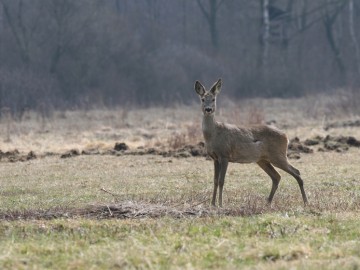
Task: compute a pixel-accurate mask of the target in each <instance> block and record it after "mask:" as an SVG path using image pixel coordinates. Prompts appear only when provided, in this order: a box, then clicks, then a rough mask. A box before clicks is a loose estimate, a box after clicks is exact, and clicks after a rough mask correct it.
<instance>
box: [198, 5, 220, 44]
mask: <svg viewBox="0 0 360 270" xmlns="http://www.w3.org/2000/svg"><path fill="white" fill-rule="evenodd" d="M196 2H197V4H198V6H199V8H200V10H201V13H202V14H203V15H204V17H205V19H206V21H207V23H208V25H209V32H210V37H211V44H212V46H213V47H214V49H215V50H218V49H219V33H218V29H217V16H218V15H217V14H218V11H219V8H220V6H221V5H222V3H223V2H224V0H208V3H209V10H207V9H206V8H205V6H204V4H203V3H202V1H201V0H196Z"/></svg>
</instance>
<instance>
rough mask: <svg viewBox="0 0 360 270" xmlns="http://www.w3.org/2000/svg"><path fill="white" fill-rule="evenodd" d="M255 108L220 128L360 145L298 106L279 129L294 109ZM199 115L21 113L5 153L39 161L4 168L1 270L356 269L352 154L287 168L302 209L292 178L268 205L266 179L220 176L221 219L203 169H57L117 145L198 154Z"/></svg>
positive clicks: (135, 163) (156, 162)
mask: <svg viewBox="0 0 360 270" xmlns="http://www.w3.org/2000/svg"><path fill="white" fill-rule="evenodd" d="M259 102H260V103H261V104H262V105H263V107H262V108H263V109H261V110H260V109H251V108H247V109H244V111H241V110H238V111H236V106H234V107H231V106H230V105H231V104H230V105H229V108H230V109H229V110H226V111H223V112H219V113H220V115H219V118H222V119H225V120H226V119H233V120H234V119H235V118H234V117H233V116H234V113H235V112H237V115H240V116H241V117H240V118H238V119H237V120H238V122H244V123H246V122H250V120H251V119H250V118H251V117H250V116H249V115H250V114H249V113H248V112H252V113H251V115H257V117H256V121H268V120H276V122H277V125H278V126H280V127H281V128H282V129H284V130H285V131H286V132H287V133H288V134H289V137H290V138H292V137H294V136H299V137H300V138H301V139H306V138H309V137H312V136H314V135H322V136H325V135H340V134H341V135H346V136H349V135H352V136H355V137H357V138H358V139H359V138H360V136H359V135H360V131H359V129H360V128H359V127H346V126H344V127H341V128H334V129H330V130H327V131H325V130H324V129H323V127H324V124H326V123H324V119H323V117H322V113H318V114H317V113H314V116H313V117H306V114H307V113H309V110H302V111H299V112H301V113H298V114H295V111H297V109H296V108H300V107H301V104H296V105H294V106H290V107H289V111H288V113H290V114H291V115H293V114H294V116H293V117H295V118H292V117H288V118H286V117H285V116H284V113H283V112H284V110H285V109H286V107H287V106H288V105H287V104H290V102H289V101H284V102H286V103H287V104H285V105H284V104H283V103H282V102H281V101H278V100H272V101H253V103H252V104H257V103H259ZM279 105H282V106H279ZM232 108H234V110H232ZM255 108H258V107H255ZM196 109H197V108H196V107H194V108H193V107H190V108H187V109H186V110H184V108H183V107H178V108H173V109H144V110H136V111H135V110H133V111H130V112H127V113H125V112H124V111H117V112H116V111H106V110H104V111H89V112H67V113H62V114H60V113H58V114H55V115H54V116H52V117H53V119H50V120H53V121H50V120H46V121H45V122H43V121H42V120H41V119H36V117H35V116H34V115H31V114H30V115H29V116H28V119H27V120H24V121H23V122H15V121H14V122H13V121H11V122H9V121H2V122H1V124H0V129H1V130H2V134H7V136H6V138H4V140H3V141H2V142H1V143H0V149H1V150H2V151H8V150H13V149H15V148H16V149H18V150H19V151H20V152H25V153H26V152H28V151H35V153H36V154H37V155H38V158H36V159H32V160H29V161H25V162H8V161H7V160H6V159H2V161H1V162H0V177H1V178H0V243H1V244H0V268H1V269H359V268H360V230H359V228H360V219H359V214H360V166H359V164H360V149H359V148H356V147H351V148H350V149H349V150H348V151H342V152H341V153H338V152H335V151H325V152H319V151H317V147H316V146H314V147H313V149H314V153H312V154H301V158H300V159H297V160H291V163H292V164H293V165H294V166H295V167H297V168H298V169H299V170H300V171H301V174H302V177H303V179H304V181H305V190H306V192H307V194H308V199H309V202H310V205H309V206H306V207H304V206H303V203H302V199H301V194H300V190H299V188H298V185H297V183H296V181H295V179H293V178H292V177H291V176H289V175H287V174H285V173H284V172H280V173H281V175H282V180H281V182H280V186H279V189H278V191H277V193H276V194H275V197H274V201H273V204H272V206H271V207H270V206H267V205H266V198H267V196H268V194H269V192H270V188H271V181H270V179H269V178H268V176H267V175H266V174H265V173H264V172H263V171H262V170H261V169H260V168H259V167H257V166H256V165H254V164H247V165H240V164H230V165H229V169H228V173H227V178H226V181H225V189H224V208H222V209H219V208H212V207H210V198H211V193H212V174H213V171H212V170H213V165H212V162H211V161H209V160H206V159H205V158H204V157H189V158H175V157H162V156H159V155H142V156H134V155H120V156H117V155H109V154H104V155H79V156H75V157H72V158H60V154H61V153H62V152H64V151H66V150H69V149H73V148H76V149H79V150H80V151H81V150H84V149H90V148H96V149H110V148H112V147H113V145H114V143H115V142H116V141H124V142H126V143H127V144H128V145H129V146H130V147H132V148H136V147H138V146H141V147H160V148H161V147H163V148H169V147H175V146H174V145H175V144H174V142H173V140H174V137H176V138H178V139H179V140H180V142H178V143H191V142H197V140H200V139H201V132H200V131H199V128H198V126H199V125H200V123H199V122H200V118H201V116H200V114H199V112H197V110H196ZM292 110H293V111H292ZM296 117H297V118H296ZM353 118H354V117H353V116H349V115H347V114H345V115H343V116H342V118H341V119H340V120H339V119H336V118H335V117H334V118H329V120H326V121H345V119H346V120H348V119H353ZM259 119H260V120H259ZM54 120H56V121H54ZM235 120H236V119H235ZM56 123H57V124H56ZM48 152H51V155H50V154H49V153H48ZM46 153H48V154H46ZM124 205H125V206H127V207H128V208H127V209H128V212H127V213H126V214H125V215H123V216H120V217H119V216H116V215H115V214H116V213H115V212H114V211H115V210H116V209H115V210H114V208H113V207H114V206H119V207H120V208H121V206H124Z"/></svg>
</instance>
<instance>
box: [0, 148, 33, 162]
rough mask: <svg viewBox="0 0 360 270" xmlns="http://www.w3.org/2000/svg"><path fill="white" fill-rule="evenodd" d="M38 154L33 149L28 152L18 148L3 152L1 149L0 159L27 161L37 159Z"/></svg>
mask: <svg viewBox="0 0 360 270" xmlns="http://www.w3.org/2000/svg"><path fill="white" fill-rule="evenodd" d="M36 158H37V156H36V155H35V153H34V152H33V151H30V152H29V153H27V154H21V153H20V152H19V151H18V150H17V149H15V150H13V151H7V152H3V151H1V150H0V160H1V161H3V160H4V161H8V162H17V161H27V160H31V159H36Z"/></svg>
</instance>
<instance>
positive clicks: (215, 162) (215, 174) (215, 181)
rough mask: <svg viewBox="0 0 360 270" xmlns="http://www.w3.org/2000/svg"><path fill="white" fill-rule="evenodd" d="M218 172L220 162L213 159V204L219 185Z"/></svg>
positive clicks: (213, 203)
mask: <svg viewBox="0 0 360 270" xmlns="http://www.w3.org/2000/svg"><path fill="white" fill-rule="evenodd" d="M219 172H220V163H219V161H217V160H215V159H214V191H213V197H212V201H211V204H212V205H213V206H215V201H216V192H217V189H218V186H219Z"/></svg>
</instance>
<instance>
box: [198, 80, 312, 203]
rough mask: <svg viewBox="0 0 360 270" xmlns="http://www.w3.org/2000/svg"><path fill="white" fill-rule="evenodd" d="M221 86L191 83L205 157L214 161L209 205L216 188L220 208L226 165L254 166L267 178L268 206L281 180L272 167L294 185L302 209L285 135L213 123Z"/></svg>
mask: <svg viewBox="0 0 360 270" xmlns="http://www.w3.org/2000/svg"><path fill="white" fill-rule="evenodd" d="M221 84H222V83H221V79H219V80H218V81H217V82H216V83H215V84H214V85H213V86H212V87H211V88H210V90H209V91H207V90H206V89H205V87H204V86H203V85H202V84H201V83H200V82H199V81H196V82H195V91H196V93H197V94H198V95H199V96H200V99H201V106H202V112H203V120H202V130H203V134H204V139H205V145H206V149H207V152H208V154H209V156H210V157H211V158H212V159H213V160H214V171H215V173H214V191H213V197H212V202H211V203H212V205H213V206H215V200H216V193H217V189H218V188H219V206H220V207H222V192H223V187H224V181H225V174H226V170H227V167H228V163H229V162H237V163H252V162H256V163H257V164H258V165H259V166H260V168H262V169H263V170H264V171H265V172H266V173H267V174H268V175H269V176H270V177H271V180H272V188H271V191H270V195H269V198H268V203H269V204H271V201H272V199H273V197H274V194H275V192H276V189H277V188H278V185H279V182H280V178H281V177H280V174H279V173H278V172H277V171H276V170H275V168H274V166H275V167H277V168H280V169H282V170H284V171H285V172H287V173H289V174H290V175H292V176H293V177H294V178H295V179H296V181H297V182H298V184H299V187H300V190H301V195H302V199H303V201H304V204H305V205H306V204H307V198H306V194H305V191H304V183H303V180H302V179H301V177H300V172H299V170H297V169H296V168H294V167H293V166H291V165H290V164H289V162H288V160H287V156H286V152H287V147H288V139H287V137H286V135H285V133H283V132H282V131H280V130H277V129H275V128H273V127H270V126H266V125H258V126H251V127H238V126H234V125H230V124H227V123H220V122H216V121H215V119H214V114H215V110H216V96H217V94H219V93H220V90H221Z"/></svg>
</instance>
